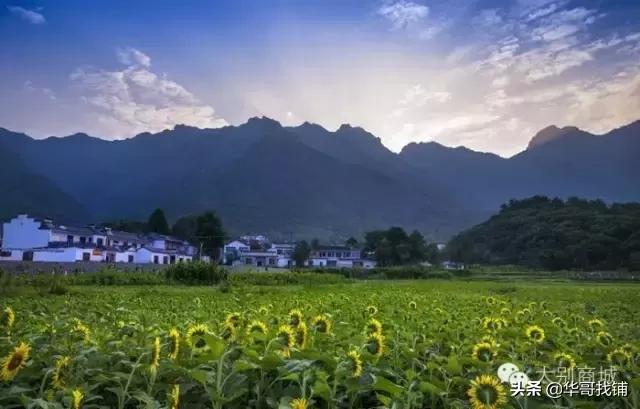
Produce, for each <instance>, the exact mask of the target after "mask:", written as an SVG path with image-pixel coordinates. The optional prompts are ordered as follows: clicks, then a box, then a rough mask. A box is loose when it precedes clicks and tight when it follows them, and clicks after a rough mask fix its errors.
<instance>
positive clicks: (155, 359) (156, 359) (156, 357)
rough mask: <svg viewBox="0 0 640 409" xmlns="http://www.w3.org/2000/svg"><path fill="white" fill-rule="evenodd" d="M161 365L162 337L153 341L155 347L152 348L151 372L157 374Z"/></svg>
mask: <svg viewBox="0 0 640 409" xmlns="http://www.w3.org/2000/svg"><path fill="white" fill-rule="evenodd" d="M159 365H160V337H156V339H154V340H153V346H152V347H151V359H150V360H149V372H151V373H152V374H155V373H156V372H157V371H158V366H159Z"/></svg>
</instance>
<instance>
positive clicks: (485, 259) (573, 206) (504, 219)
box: [447, 196, 640, 270]
mask: <svg viewBox="0 0 640 409" xmlns="http://www.w3.org/2000/svg"><path fill="white" fill-rule="evenodd" d="M447 252H448V255H449V256H450V257H451V258H452V259H454V260H458V261H464V262H467V263H491V264H518V265H523V266H529V267H540V268H545V269H551V270H558V269H572V268H576V269H618V268H627V269H632V270H640V204H638V203H630V204H613V205H610V206H607V205H606V204H605V203H604V202H602V201H599V200H595V201H590V200H582V199H577V198H570V199H568V200H566V201H563V200H560V199H550V198H548V197H545V196H534V197H532V198H529V199H524V200H512V201H510V202H509V203H507V204H505V205H503V206H502V208H501V210H500V212H499V213H498V214H497V215H495V216H493V217H491V218H490V219H489V220H487V221H486V222H484V223H482V224H479V225H477V226H475V227H473V228H471V229H469V230H467V231H464V232H462V233H460V234H458V235H457V236H455V237H454V238H453V239H452V240H451V241H450V243H449V245H448V246H447Z"/></svg>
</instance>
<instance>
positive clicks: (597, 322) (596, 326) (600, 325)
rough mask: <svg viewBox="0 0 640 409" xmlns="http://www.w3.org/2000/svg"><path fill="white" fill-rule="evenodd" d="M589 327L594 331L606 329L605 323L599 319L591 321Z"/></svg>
mask: <svg viewBox="0 0 640 409" xmlns="http://www.w3.org/2000/svg"><path fill="white" fill-rule="evenodd" d="M588 325H589V328H591V329H592V330H594V331H599V330H601V329H602V328H604V323H603V322H602V321H601V320H599V319H597V318H594V319H592V320H589V322H588Z"/></svg>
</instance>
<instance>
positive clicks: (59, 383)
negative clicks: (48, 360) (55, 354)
mask: <svg viewBox="0 0 640 409" xmlns="http://www.w3.org/2000/svg"><path fill="white" fill-rule="evenodd" d="M70 362H71V358H69V357H68V356H62V357H60V358H58V359H56V363H55V366H54V368H53V374H52V375H51V385H53V387H54V388H62V387H63V386H64V380H63V379H62V373H63V372H64V370H65V369H66V368H68V367H69V363H70Z"/></svg>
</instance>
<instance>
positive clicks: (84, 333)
mask: <svg viewBox="0 0 640 409" xmlns="http://www.w3.org/2000/svg"><path fill="white" fill-rule="evenodd" d="M72 331H73V332H74V333H76V334H77V335H78V336H80V337H81V338H82V339H83V340H84V341H86V342H89V341H90V340H91V330H90V329H89V327H87V326H86V325H84V324H83V323H82V322H81V321H80V320H75V325H74V326H73V328H72Z"/></svg>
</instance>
